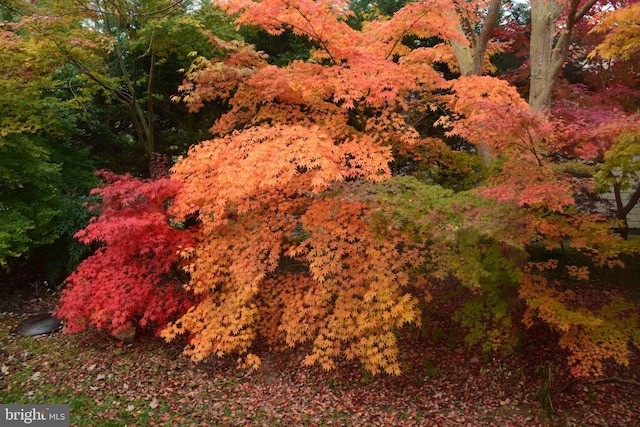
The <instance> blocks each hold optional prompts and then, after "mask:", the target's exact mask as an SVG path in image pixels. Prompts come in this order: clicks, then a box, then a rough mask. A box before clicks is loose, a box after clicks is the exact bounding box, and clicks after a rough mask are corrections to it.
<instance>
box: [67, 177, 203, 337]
mask: <svg viewBox="0 0 640 427" xmlns="http://www.w3.org/2000/svg"><path fill="white" fill-rule="evenodd" d="M99 174H100V175H101V176H102V177H103V178H104V180H105V184H104V185H102V186H101V187H98V188H96V189H94V190H93V194H95V195H97V196H99V197H100V198H101V201H100V202H97V203H95V204H93V205H91V206H90V210H91V211H93V212H96V213H98V214H99V216H97V217H94V218H93V220H92V221H91V223H90V224H89V225H88V226H87V227H86V228H85V229H84V230H80V231H79V232H78V233H76V236H75V237H76V238H77V239H78V240H79V241H80V242H82V243H85V244H91V243H93V242H99V243H101V244H102V246H101V247H100V248H98V250H96V252H95V253H94V254H93V255H91V256H90V257H89V258H87V259H86V260H84V261H83V262H82V263H81V264H80V266H79V267H78V269H77V271H76V272H74V273H73V274H72V275H71V276H70V277H69V278H68V279H67V287H66V289H64V290H63V292H62V297H61V300H60V304H59V305H58V308H57V311H56V315H57V316H60V317H62V318H64V319H65V320H66V322H67V327H66V331H67V332H76V331H80V330H83V329H84V328H86V327H87V326H88V325H92V326H95V327H97V328H99V329H106V330H108V331H110V332H111V333H114V334H115V333H118V332H120V331H123V330H125V329H127V328H129V327H131V326H132V325H135V324H137V325H139V326H141V327H146V326H148V325H149V324H151V323H152V324H153V325H154V326H155V327H156V329H157V330H158V331H159V330H160V329H162V328H164V327H165V325H166V324H167V323H168V322H169V321H170V320H172V319H173V318H175V317H177V316H179V315H181V314H183V313H184V312H185V311H186V309H187V308H188V307H189V306H190V305H191V303H192V298H193V297H191V296H190V294H189V293H187V292H186V291H184V290H183V288H182V284H181V283H180V280H179V278H178V277H177V274H176V265H177V263H178V261H179V259H180V258H179V256H178V252H177V251H178V250H179V249H180V248H181V247H185V246H190V245H191V244H192V243H191V242H192V237H191V233H190V232H189V231H185V230H180V229H178V228H176V227H173V226H172V225H171V223H170V221H169V216H168V215H167V212H166V208H167V201H168V200H169V199H171V198H172V197H173V196H174V195H175V193H176V191H177V189H178V188H179V184H178V183H177V182H175V181H171V180H170V179H169V178H161V179H158V180H155V181H150V180H141V179H138V178H134V177H132V176H130V175H124V176H121V175H116V174H113V173H110V172H105V171H102V172H99Z"/></svg>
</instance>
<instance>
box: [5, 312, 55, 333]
mask: <svg viewBox="0 0 640 427" xmlns="http://www.w3.org/2000/svg"><path fill="white" fill-rule="evenodd" d="M61 327H62V321H61V320H60V319H58V318H57V317H54V316H53V315H52V314H51V313H41V314H37V315H35V316H32V317H29V318H28V319H25V320H23V321H22V322H21V323H20V324H19V325H18V326H17V327H16V328H15V329H14V330H13V333H14V334H16V335H21V336H23V337H31V336H35V335H42V334H50V333H52V332H56V331H59V330H60V328H61Z"/></svg>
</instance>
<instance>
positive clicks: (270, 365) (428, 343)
mask: <svg viewBox="0 0 640 427" xmlns="http://www.w3.org/2000/svg"><path fill="white" fill-rule="evenodd" d="M51 302H52V298H51V299H49V301H47V300H46V299H37V300H31V301H29V302H27V303H24V304H21V309H22V312H14V311H6V309H5V311H0V370H1V372H0V402H2V403H68V404H70V408H71V424H72V425H78V426H126V425H128V426H134V425H137V426H147V425H148V426H153V425H166V426H183V425H184V426H263V425H264V426H292V425H297V426H330V425H333V426H350V425H353V426H418V425H420V426H537V425H540V426H548V425H558V426H564V425H579V426H591V425H593V426H596V425H597V426H633V425H640V405H639V402H640V387H638V385H637V384H634V383H638V382H640V369H639V368H640V362H639V361H638V357H637V356H638V355H635V356H634V363H633V365H632V366H630V367H629V368H625V369H624V370H622V371H620V370H612V371H610V374H611V377H610V378H608V379H607V380H606V381H598V382H590V381H575V380H573V379H572V378H571V377H570V376H569V375H568V374H567V372H566V370H565V369H564V368H563V367H562V358H561V355H560V354H558V353H557V349H554V348H549V347H546V346H545V342H547V338H549V337H546V336H545V333H546V332H545V331H540V332H539V333H538V334H535V333H533V334H531V336H530V337H529V338H528V340H529V341H528V342H527V341H525V343H524V346H523V348H522V349H521V350H520V351H519V352H518V353H517V354H515V355H512V356H509V357H503V358H492V357H490V358H483V357H481V356H480V355H478V354H474V353H473V352H470V351H468V350H466V349H463V348H461V347H459V342H460V341H461V339H460V336H458V334H457V333H456V332H455V331H453V330H451V329H448V327H446V325H443V326H442V328H441V329H432V333H431V334H425V333H424V331H422V333H420V332H421V331H417V330H416V331H407V333H406V334H405V336H403V338H402V340H403V342H402V348H403V352H402V356H401V359H402V366H403V371H404V373H403V375H401V376H399V377H388V376H376V377H371V376H370V375H368V374H367V373H366V372H364V371H362V369H361V368H360V367H359V366H358V365H357V364H349V363H343V364H341V365H340V369H339V370H337V371H335V372H324V371H322V370H320V369H316V368H304V367H302V366H301V361H302V359H303V357H304V354H305V349H296V350H292V351H288V352H284V353H276V354H270V353H268V352H267V351H266V350H262V351H261V350H260V348H259V346H258V348H257V351H258V353H259V355H260V356H261V358H262V361H263V364H262V367H261V369H260V370H259V371H254V372H249V371H243V370H238V369H236V368H235V361H234V360H231V359H211V360H207V361H204V362H201V363H192V362H190V361H188V360H187V359H185V358H184V357H183V356H182V355H181V345H180V344H171V345H167V344H165V343H164V342H163V341H161V340H159V339H157V338H155V337H152V336H141V337H138V338H137V340H136V342H135V343H133V344H131V343H123V342H120V341H118V340H116V339H115V338H112V337H107V336H105V335H103V334H99V333H97V332H95V331H87V332H83V333H80V334H74V335H70V334H63V333H54V334H51V335H48V336H40V337H26V338H25V337H18V336H15V335H13V334H11V329H12V328H13V327H14V326H15V325H17V324H18V323H19V322H20V321H21V320H23V319H24V318H26V317H27V314H26V313H25V312H35V311H38V310H42V309H47V308H51ZM434 331H439V332H437V333H434ZM549 342H551V341H549ZM540 367H544V368H545V369H547V368H548V371H547V372H550V373H551V377H550V380H551V382H550V386H551V392H552V393H551V403H552V405H553V409H554V410H555V413H554V416H553V417H552V418H551V419H550V418H549V417H548V415H547V411H546V410H545V409H544V408H543V405H542V404H541V403H540V401H539V400H538V399H537V398H536V393H537V391H538V390H539V389H540V386H541V384H542V378H543V377H542V376H540V375H539V372H540V370H541V369H540ZM536 371H538V374H536Z"/></svg>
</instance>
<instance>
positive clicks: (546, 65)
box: [529, 0, 597, 110]
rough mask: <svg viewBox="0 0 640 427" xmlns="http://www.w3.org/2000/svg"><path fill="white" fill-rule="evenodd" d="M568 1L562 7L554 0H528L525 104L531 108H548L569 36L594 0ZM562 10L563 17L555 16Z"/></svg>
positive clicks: (566, 53) (568, 44) (568, 45)
mask: <svg viewBox="0 0 640 427" xmlns="http://www.w3.org/2000/svg"><path fill="white" fill-rule="evenodd" d="M596 1H597V0H588V1H587V2H586V3H584V4H583V5H582V7H581V8H579V9H578V7H579V6H580V0H570V1H569V3H568V4H567V6H566V7H565V8H564V9H563V7H562V6H561V5H560V3H559V2H558V0H531V38H530V48H529V49H530V50H529V61H530V63H531V78H530V86H529V105H530V106H531V108H532V109H534V110H546V109H548V108H549V107H551V100H552V95H553V88H554V85H555V83H556V81H557V80H558V76H559V75H560V71H561V70H562V66H563V65H564V62H565V61H566V60H567V56H568V55H569V47H570V46H571V36H572V34H573V29H574V27H575V24H576V22H577V21H579V20H580V19H581V18H582V17H583V16H584V15H585V14H586V13H587V12H588V11H589V10H590V9H591V7H592V6H593V5H594V4H595V3H596ZM563 12H566V18H565V19H566V20H565V21H564V22H562V23H559V22H558V19H559V18H560V17H561V16H562V15H563Z"/></svg>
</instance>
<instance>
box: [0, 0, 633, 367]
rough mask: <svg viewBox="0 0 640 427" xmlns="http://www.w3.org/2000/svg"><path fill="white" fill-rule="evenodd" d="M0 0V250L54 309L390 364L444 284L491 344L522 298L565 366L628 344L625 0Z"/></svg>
mask: <svg viewBox="0 0 640 427" xmlns="http://www.w3.org/2000/svg"><path fill="white" fill-rule="evenodd" d="M0 13H2V18H3V21H2V26H1V28H0V31H1V37H2V48H1V50H0V56H1V58H0V68H1V70H2V78H1V79H0V82H1V84H2V90H0V105H1V106H2V108H1V110H0V222H1V223H2V228H1V229H0V265H1V266H2V268H3V269H4V270H5V273H6V274H7V275H11V274H14V275H15V274H19V273H18V272H21V271H24V270H25V269H28V270H37V271H38V272H41V273H43V274H46V275H47V280H48V283H49V284H50V286H51V288H52V290H58V289H62V291H61V300H60V304H59V306H58V309H57V315H58V316H60V317H62V318H64V319H65V321H66V330H67V331H68V332H73V331H79V330H82V329H84V328H86V327H89V326H91V327H95V328H98V329H102V330H105V331H108V332H110V333H112V334H118V333H121V332H122V331H125V330H127V329H130V328H132V327H133V328H137V329H145V328H150V329H152V330H153V331H154V332H156V333H157V334H158V335H160V336H162V337H163V338H165V339H166V340H174V339H177V338H178V337H185V341H186V347H185V354H186V355H187V356H189V357H191V358H192V359H194V360H200V359H203V358H205V357H208V356H211V355H216V356H224V355H228V354H233V355H238V356H240V357H239V359H238V360H239V363H240V364H241V365H244V366H249V367H254V368H257V367H259V366H260V363H261V360H260V355H259V354H254V353H253V352H252V349H253V346H254V344H255V343H256V342H258V341H260V342H266V343H267V344H268V346H269V347H270V348H271V349H272V350H273V351H276V350H279V349H284V348H291V347H295V346H298V345H301V344H309V348H310V351H309V353H308V354H307V355H306V357H305V358H304V364H307V365H314V364H317V365H319V366H321V367H323V368H325V369H328V370H329V369H333V368H335V367H336V366H338V365H339V361H340V360H342V359H347V360H357V361H359V362H360V363H361V364H362V365H363V367H364V368H365V369H366V371H367V372H370V373H372V374H377V373H387V374H400V373H401V365H400V364H399V362H398V354H399V352H401V351H402V348H399V346H398V334H399V333H401V332H402V331H403V330H406V329H407V328H417V329H419V330H422V331H429V328H430V320H431V318H432V317H431V316H430V314H432V313H434V312H435V311H437V306H438V303H439V302H441V300H439V299H438V298H434V295H439V294H440V292H439V290H441V289H447V290H450V291H451V292H453V293H455V294H456V295H458V296H460V297H461V298H462V299H463V300H464V304H463V305H462V306H461V307H460V309H459V310H457V311H456V312H455V313H454V315H453V320H455V321H456V322H457V323H458V325H459V327H460V329H461V330H462V331H464V333H463V334H462V335H461V336H462V337H464V338H463V339H464V341H465V343H466V344H468V345H469V346H470V347H475V348H480V349H481V351H482V352H483V354H486V355H497V354H509V353H510V352H513V351H518V348H519V346H520V345H521V343H522V342H523V340H525V339H526V335H527V331H528V330H529V329H530V328H532V327H533V326H542V327H544V328H547V329H548V330H549V331H550V332H551V334H550V336H551V337H553V339H554V340H556V342H557V345H558V346H559V347H560V348H561V349H562V351H563V356H564V358H565V361H566V363H567V365H568V366H569V367H570V369H571V372H572V373H573V374H574V375H576V376H578V377H597V376H601V375H603V373H604V371H605V370H606V367H607V366H609V365H611V364H617V365H621V366H625V365H627V364H628V363H629V360H630V357H631V355H632V353H633V352H637V351H638V348H639V347H640V345H639V344H640V320H639V317H638V316H639V306H638V290H639V288H638V283H639V280H640V279H639V274H640V272H638V270H637V265H638V249H639V248H640V246H639V242H638V240H637V239H634V238H633V233H634V230H633V229H631V228H630V227H629V225H628V222H627V216H628V214H629V212H630V211H631V209H632V208H633V207H634V206H635V205H636V204H637V202H638V200H639V199H640V186H639V185H638V182H640V180H639V177H638V172H639V171H640V167H639V166H640V165H639V164H638V162H639V161H640V157H639V156H640V125H639V122H638V117H637V111H638V102H639V100H640V92H639V89H640V88H639V87H638V83H639V79H638V66H639V65H638V62H637V61H638V58H639V57H640V55H638V50H639V47H640V31H639V30H638V28H640V27H639V26H638V22H639V21H640V18H639V14H640V7H639V6H638V3H637V2H633V1H630V2H628V1H624V2H609V1H607V2H604V1H602V2H599V1H596V0H587V1H577V0H569V1H556V0H534V1H532V2H531V4H522V3H510V2H504V1H501V0H491V1H465V2H458V1H448V0H433V1H419V2H396V1H380V2H377V3H376V2H353V3H347V2H344V3H343V2H336V1H310V0H290V1H279V0H266V1H261V2H253V1H250V0H246V1H245V0H233V1H227V2H220V3H218V4H211V3H208V2H190V1H168V0H149V1H146V0H143V1H135V2H130V1H123V0H112V1H100V0H98V1H66V0H65V1H52V2H47V1H31V2H24V1H4V0H3V1H0ZM94 171H99V172H98V173H97V174H96V173H94ZM605 192H608V193H611V194H613V199H614V202H613V203H609V204H607V202H606V201H603V200H602V197H601V195H602V193H605ZM625 195H626V196H625ZM34 266H35V267H34ZM7 291H8V292H11V291H13V290H12V289H9V290H7Z"/></svg>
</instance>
